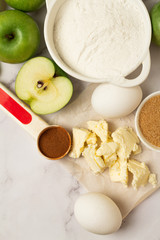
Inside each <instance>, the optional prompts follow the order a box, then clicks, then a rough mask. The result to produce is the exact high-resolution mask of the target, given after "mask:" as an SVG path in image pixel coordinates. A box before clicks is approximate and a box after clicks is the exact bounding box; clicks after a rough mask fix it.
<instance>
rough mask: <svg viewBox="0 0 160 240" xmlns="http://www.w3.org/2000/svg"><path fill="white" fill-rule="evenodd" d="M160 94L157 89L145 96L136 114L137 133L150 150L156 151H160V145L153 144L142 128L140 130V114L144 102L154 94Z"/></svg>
mask: <svg viewBox="0 0 160 240" xmlns="http://www.w3.org/2000/svg"><path fill="white" fill-rule="evenodd" d="M158 95H159V96H160V91H156V92H153V93H151V94H150V95H148V96H147V97H146V98H144V100H143V101H142V102H141V104H140V105H139V107H138V108H137V111H136V114H135V129H136V133H137V135H138V137H139V139H140V140H141V141H142V143H143V144H144V145H145V146H146V147H147V148H149V149H150V150H153V151H156V152H160V147H157V146H155V145H153V144H152V143H150V142H149V141H147V140H146V138H145V137H144V136H143V134H142V132H141V130H140V126H139V114H140V112H141V109H142V107H143V106H144V104H145V103H146V102H147V101H148V100H149V99H151V98H152V97H154V96H158Z"/></svg>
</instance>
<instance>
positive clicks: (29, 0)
mask: <svg viewBox="0 0 160 240" xmlns="http://www.w3.org/2000/svg"><path fill="white" fill-rule="evenodd" d="M5 1H6V3H7V4H8V5H9V6H10V7H12V8H15V9H18V10H21V11H24V12H32V11H35V10H37V9H39V8H41V7H42V6H43V5H44V3H45V0H5Z"/></svg>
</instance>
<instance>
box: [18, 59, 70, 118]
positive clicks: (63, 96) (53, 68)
mask: <svg viewBox="0 0 160 240" xmlns="http://www.w3.org/2000/svg"><path fill="white" fill-rule="evenodd" d="M59 75H61V76H59ZM62 75H63V76H62ZM66 76H67V75H66V74H65V73H64V72H63V71H62V70H61V69H60V68H59V67H58V66H57V65H56V64H55V63H54V62H53V61H51V60H50V59H48V58H46V57H35V58H32V59H31V60H29V61H28V62H26V63H25V64H24V65H23V66H22V68H21V69H20V71H19V73H18V75H17V78H16V85H15V91H16V94H17V96H18V97H19V98H20V99H22V100H24V101H25V102H26V103H27V104H29V105H30V107H31V109H32V111H33V112H35V113H37V114H49V113H53V112H56V111H58V110H60V109H61V108H63V107H64V106H65V105H66V104H67V103H68V102H69V100H70V98H71V96H72V93H73V86H72V83H71V81H70V80H69V79H68V78H67V77H66Z"/></svg>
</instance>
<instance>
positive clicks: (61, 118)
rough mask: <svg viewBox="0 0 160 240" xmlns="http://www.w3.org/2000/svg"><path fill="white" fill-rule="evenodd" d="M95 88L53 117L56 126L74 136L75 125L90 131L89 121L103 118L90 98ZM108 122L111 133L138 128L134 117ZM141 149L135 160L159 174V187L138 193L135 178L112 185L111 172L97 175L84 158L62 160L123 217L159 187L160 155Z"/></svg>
mask: <svg viewBox="0 0 160 240" xmlns="http://www.w3.org/2000/svg"><path fill="white" fill-rule="evenodd" d="M96 86H97V85H96V84H91V85H89V86H88V87H87V88H86V89H85V90H84V91H83V92H82V93H81V95H79V97H78V98H77V99H76V100H75V101H74V102H72V103H71V104H69V105H68V106H67V107H66V108H64V109H63V110H62V111H60V112H58V113H57V114H56V115H54V119H53V122H54V124H59V125H62V126H63V127H65V128H66V129H68V130H69V132H70V133H71V131H72V128H73V127H75V126H76V127H86V128H87V125H86V122H87V121H88V120H100V119H103V118H102V117H101V116H100V115H98V114H97V113H95V112H94V110H93V108H92V106H91V96H92V92H93V90H94V89H95V87H96ZM105 120H107V122H108V123H109V129H110V130H111V131H114V130H116V128H118V127H120V126H130V127H133V129H135V128H134V114H131V115H129V116H127V117H125V118H121V119H115V120H113V119H105ZM141 146H142V153H141V154H138V155H136V156H133V159H136V160H139V161H141V162H145V163H146V164H147V165H148V167H149V169H150V171H151V172H153V173H156V174H157V180H158V183H157V186H156V188H153V187H152V185H151V184H149V183H148V184H147V185H146V186H145V187H141V188H139V189H138V190H137V191H136V190H134V189H133V188H132V186H131V180H132V176H130V177H129V179H130V183H129V187H128V188H125V187H124V186H123V185H122V184H121V183H113V182H111V181H110V177H109V172H108V169H107V170H105V171H104V172H103V173H102V174H100V175H98V176H95V175H94V174H93V173H92V171H91V170H90V169H89V167H88V165H87V163H86V161H85V159H84V158H83V157H81V158H79V159H72V158H70V157H69V156H67V157H65V158H64V159H62V160H59V161H60V163H61V164H62V165H63V166H64V167H65V168H66V169H67V170H68V171H69V172H70V173H71V174H72V175H73V176H75V177H76V178H77V179H78V181H79V182H80V183H81V184H82V185H83V186H84V187H85V188H86V189H87V190H88V191H91V192H101V193H104V194H106V195H107V196H109V197H110V198H112V199H113V200H114V201H115V203H116V204H117V205H118V206H119V208H120V210H121V213H122V216H123V218H124V217H126V216H127V215H128V214H129V212H130V211H131V210H132V209H133V208H135V207H136V206H137V205H138V204H139V203H140V202H142V201H143V200H144V199H145V198H147V197H148V196H149V195H151V194H152V193H153V192H154V191H156V190H157V189H158V188H159V187H160V153H157V152H154V151H151V150H149V149H147V148H146V147H145V146H144V145H142V144H141Z"/></svg>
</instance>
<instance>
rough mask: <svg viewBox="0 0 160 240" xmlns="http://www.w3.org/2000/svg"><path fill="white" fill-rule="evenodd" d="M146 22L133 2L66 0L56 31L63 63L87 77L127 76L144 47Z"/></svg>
mask: <svg viewBox="0 0 160 240" xmlns="http://www.w3.org/2000/svg"><path fill="white" fill-rule="evenodd" d="M143 21H144V19H143V15H142V14H141V11H140V9H139V8H138V7H137V6H136V4H134V0H66V2H65V3H64V4H63V5H62V6H61V8H60V9H59V11H58V13H57V16H56V21H55V25H54V31H53V40H54V44H55V47H56V49H57V51H58V53H59V56H60V57H61V59H62V60H63V61H64V62H65V63H66V64H67V65H68V66H69V67H71V68H72V69H73V70H74V71H76V72H78V73H81V74H82V75H84V76H88V77H94V78H105V77H107V76H108V75H109V72H110V70H112V71H113V70H116V71H119V72H120V73H121V74H126V72H128V70H130V69H132V67H133V65H134V64H135V62H137V60H138V59H139V57H140V56H141V54H142V53H141V51H142V49H143V45H144V44H145V28H144V22H143Z"/></svg>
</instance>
